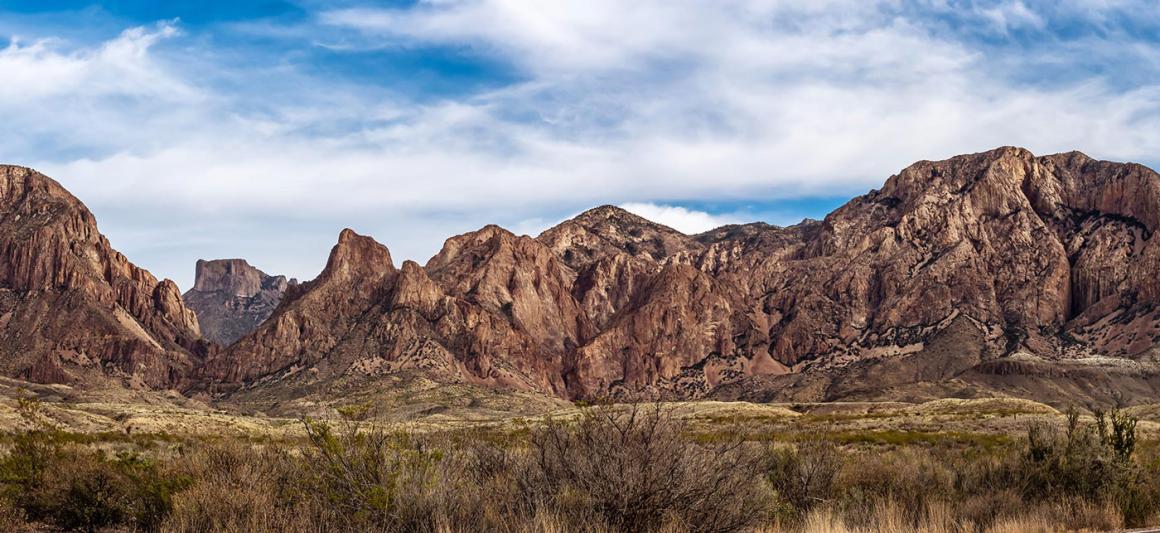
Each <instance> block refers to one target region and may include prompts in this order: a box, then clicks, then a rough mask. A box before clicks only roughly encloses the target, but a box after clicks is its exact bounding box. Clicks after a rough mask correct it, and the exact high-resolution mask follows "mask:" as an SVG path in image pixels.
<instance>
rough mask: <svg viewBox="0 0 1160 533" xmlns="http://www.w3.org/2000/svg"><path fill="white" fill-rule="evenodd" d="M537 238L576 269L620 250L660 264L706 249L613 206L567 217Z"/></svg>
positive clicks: (678, 233) (660, 226) (685, 237)
mask: <svg viewBox="0 0 1160 533" xmlns="http://www.w3.org/2000/svg"><path fill="white" fill-rule="evenodd" d="M536 240H537V241H539V242H541V243H543V244H544V245H545V246H547V247H548V248H549V249H551V250H552V251H553V252H554V253H555V254H556V255H557V256H559V257H560V258H561V259H562V260H563V261H564V263H565V264H567V265H568V266H569V267H572V268H573V269H576V270H581V269H583V268H585V267H587V266H589V265H591V264H592V263H594V262H595V261H598V260H600V259H602V258H605V257H608V256H611V255H615V254H620V253H625V254H628V255H630V256H633V257H638V258H641V259H644V260H647V261H653V262H657V263H659V262H662V261H664V260H665V259H666V258H668V257H670V256H673V255H675V254H678V253H681V252H688V251H690V250H700V249H701V248H702V246H701V244H700V243H698V242H697V241H696V240H695V239H693V238H692V237H690V236H688V235H685V234H683V233H681V232H679V231H677V230H675V229H673V228H670V227H668V226H664V225H661V224H657V223H656V222H652V221H650V220H647V219H645V218H643V217H640V216H638V215H635V214H633V213H630V212H628V211H626V210H624V209H622V208H619V207H616V206H611V205H605V206H601V207H597V208H595V209H590V210H588V211H585V212H583V213H581V214H579V215H577V216H576V217H575V218H572V219H569V220H565V221H564V222H561V223H559V224H557V225H556V226H554V227H552V228H549V229H548V230H546V231H544V232H543V233H541V234H540V235H539V236H538V237H536Z"/></svg>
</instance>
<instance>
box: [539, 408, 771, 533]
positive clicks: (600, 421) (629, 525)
mask: <svg viewBox="0 0 1160 533" xmlns="http://www.w3.org/2000/svg"><path fill="white" fill-rule="evenodd" d="M687 433H688V432H687V431H686V426H685V424H684V422H682V421H681V420H679V419H677V418H676V417H674V416H673V414H672V412H671V411H670V410H669V409H667V408H664V407H662V406H660V405H659V404H658V405H652V406H647V407H646V406H641V405H631V406H629V407H628V408H627V410H624V411H621V410H617V409H615V408H613V407H603V406H601V407H594V408H589V409H586V410H585V411H584V413H583V415H582V416H581V417H580V418H579V420H576V421H557V420H550V421H549V422H548V423H547V424H546V426H545V427H544V428H542V429H540V430H538V431H535V432H533V433H532V435H531V447H530V450H529V452H530V454H531V459H530V464H529V465H528V467H527V468H526V469H525V470H524V471H523V472H521V473H520V474H521V475H520V476H519V479H518V483H519V485H520V487H521V493H522V495H523V498H524V500H525V501H528V502H531V505H532V506H534V507H536V508H540V509H548V510H550V511H551V512H553V513H555V514H556V516H558V517H560V519H561V520H564V521H565V522H566V523H568V524H570V525H571V527H570V529H571V528H577V527H580V528H583V524H584V521H585V520H591V519H593V518H595V519H596V520H598V522H597V523H598V524H600V525H602V526H604V527H606V528H607V529H611V530H616V531H657V530H660V529H662V528H664V527H680V528H683V529H686V530H689V531H737V530H741V529H744V528H746V527H749V526H753V525H756V524H758V523H760V522H761V521H762V520H763V519H764V516H763V515H764V514H765V512H766V510H767V509H768V508H769V503H770V501H771V500H770V498H769V492H768V488H767V487H766V486H765V485H764V484H763V483H762V475H761V473H762V464H761V461H760V456H759V454H758V453H756V452H755V451H754V450H751V449H749V448H748V447H746V446H745V445H744V443H742V442H741V441H739V440H738V441H735V442H719V443H715V444H710V445H703V444H699V443H696V442H693V440H692V439H689V438H688V436H687Z"/></svg>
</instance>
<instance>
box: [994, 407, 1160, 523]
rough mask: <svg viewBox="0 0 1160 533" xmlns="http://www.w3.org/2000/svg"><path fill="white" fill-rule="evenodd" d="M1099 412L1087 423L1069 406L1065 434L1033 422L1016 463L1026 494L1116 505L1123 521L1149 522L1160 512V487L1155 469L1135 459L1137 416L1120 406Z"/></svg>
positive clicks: (1039, 498)
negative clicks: (1090, 422)
mask: <svg viewBox="0 0 1160 533" xmlns="http://www.w3.org/2000/svg"><path fill="white" fill-rule="evenodd" d="M1094 414H1095V422H1094V423H1092V424H1087V425H1085V424H1082V423H1081V422H1080V421H1079V414H1078V413H1077V412H1076V411H1075V410H1074V409H1073V410H1071V411H1069V413H1068V422H1067V429H1066V431H1065V432H1064V435H1063V436H1062V437H1061V436H1060V435H1058V432H1057V431H1055V430H1054V428H1052V427H1050V426H1047V425H1044V424H1037V425H1033V426H1031V428H1030V429H1029V430H1028V448H1027V454H1026V457H1025V460H1024V461H1023V462H1022V463H1019V464H1018V465H1016V466H1015V469H1016V470H1017V472H1018V475H1019V477H1021V478H1022V483H1023V492H1024V497H1025V499H1027V500H1030V501H1042V500H1045V499H1057V500H1064V499H1072V500H1080V501H1085V502H1090V503H1092V504H1095V505H1097V506H1098V505H1102V504H1108V505H1113V506H1115V507H1116V508H1117V509H1119V511H1120V514H1121V516H1122V517H1123V522H1124V525H1126V526H1128V527H1135V526H1140V525H1148V522H1149V521H1151V520H1152V519H1153V517H1155V516H1156V515H1157V514H1160V486H1158V484H1157V483H1158V482H1157V481H1156V474H1157V473H1158V472H1157V471H1156V469H1152V468H1149V467H1148V466H1147V465H1144V464H1141V463H1139V462H1136V461H1134V460H1133V456H1134V453H1135V448H1136V419H1135V418H1132V417H1131V416H1129V415H1127V414H1125V413H1123V412H1121V411H1118V410H1113V411H1111V412H1110V413H1104V412H1102V411H1098V410H1097V411H1095V413H1094Z"/></svg>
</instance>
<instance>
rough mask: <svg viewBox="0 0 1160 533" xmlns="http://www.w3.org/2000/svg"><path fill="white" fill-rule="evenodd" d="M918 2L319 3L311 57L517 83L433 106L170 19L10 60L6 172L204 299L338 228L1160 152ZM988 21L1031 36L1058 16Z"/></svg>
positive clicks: (401, 243)
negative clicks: (63, 199)
mask: <svg viewBox="0 0 1160 533" xmlns="http://www.w3.org/2000/svg"><path fill="white" fill-rule="evenodd" d="M1071 1H1072V2H1073V3H1077V2H1078V3H1077V4H1076V6H1077V7H1075V8H1073V10H1074V11H1076V12H1079V10H1089V9H1090V10H1098V11H1099V12H1100V13H1105V12H1106V11H1107V10H1109V9H1114V8H1116V7H1115V6H1112V7H1108V5H1107V4H1102V3H1100V2H1094V1H1092V0H1071ZM1080 3H1082V4H1083V5H1082V6H1080ZM911 4H913V3H901V2H894V1H886V0H884V1H880V2H870V1H862V0H829V1H817V2H785V1H775V0H729V1H726V2H709V1H699V0H689V1H677V2H674V1H668V0H663V1H662V0H642V1H640V2H630V3H625V2H619V1H613V0H590V1H588V2H582V3H579V2H577V3H571V2H531V1H528V2H520V1H516V0H502V1H501V0H494V1H487V0H438V1H436V0H428V1H425V2H421V3H420V4H419V5H418V6H417V7H416V8H413V9H406V10H404V9H394V10H386V9H376V8H358V9H347V10H337V11H329V12H324V13H321V14H320V15H319V17H318V21H319V23H320V25H319V26H310V27H309V28H307V29H308V30H309V32H308V33H311V34H312V36H311V39H312V40H313V39H317V40H326V39H328V38H331V37H334V36H335V35H338V36H341V37H342V38H343V39H349V40H355V41H357V44H360V45H362V46H366V47H383V46H388V47H389V46H398V47H402V48H405V47H422V46H430V45H446V46H452V47H457V49H467V50H470V51H471V52H472V53H475V54H480V55H485V56H488V57H489V58H491V59H493V60H497V61H500V62H503V63H505V64H510V65H513V66H514V67H515V68H517V69H518V71H519V74H520V75H521V81H519V82H517V83H514V84H511V85H508V86H505V87H501V88H498V89H494V90H490V91H488V92H482V93H477V94H471V95H467V96H461V97H448V98H446V99H443V100H433V99H430V98H428V99H424V100H423V102H424V103H422V104H417V103H414V102H413V101H411V100H408V99H406V98H403V97H400V96H390V95H389V94H388V95H387V96H384V92H383V91H381V90H375V89H373V88H368V87H365V86H362V85H360V84H358V83H356V82H354V81H350V80H342V79H335V78H333V77H319V76H312V75H309V74H307V73H305V72H301V71H298V70H295V69H294V68H293V67H292V66H288V65H282V64H278V65H268V66H261V67H256V68H255V67H247V68H246V69H236V68H234V67H231V66H229V65H226V64H220V63H219V62H217V59H216V56H215V55H214V54H213V53H210V52H206V51H201V52H199V50H198V49H197V48H196V47H192V46H184V47H174V48H168V49H165V50H159V49H163V48H165V46H164V45H165V43H167V42H174V41H180V40H181V39H180V37H179V36H178V33H179V32H178V30H177V27H176V25H175V23H161V24H158V25H156V26H152V27H146V28H133V29H129V30H126V31H125V32H124V33H122V34H121V35H119V36H116V37H114V38H112V39H109V40H108V41H107V42H104V43H95V44H92V45H89V46H76V45H68V44H66V43H64V42H61V41H55V40H34V41H28V42H23V41H21V42H17V43H14V44H10V45H9V46H8V47H7V48H5V49H3V50H0V72H5V77H6V80H5V82H4V83H0V113H3V116H4V117H5V121H6V127H5V128H4V131H0V156H3V158H4V159H5V160H7V161H12V162H19V163H23V164H32V165H34V166H37V167H39V168H41V169H42V170H44V171H46V172H48V173H50V174H51V175H53V176H54V177H56V178H58V179H60V180H61V181H62V182H64V183H65V185H66V186H68V187H69V188H70V189H71V190H73V191H74V192H75V193H76V194H77V195H78V196H79V197H80V198H81V199H83V200H84V201H85V202H86V203H88V204H89V205H90V206H91V207H92V208H93V209H94V211H96V213H97V215H98V218H99V220H101V224H102V229H104V230H105V231H106V232H107V233H109V234H110V236H111V238H112V239H113V241H114V244H115V245H117V246H119V247H121V248H122V249H123V251H125V252H127V253H128V254H129V256H130V257H131V258H133V259H134V260H135V261H138V262H140V263H142V264H144V266H146V267H148V268H151V269H153V270H154V271H155V272H157V273H159V274H160V275H164V276H172V277H178V278H179V279H180V280H181V281H182V285H183V286H188V282H189V277H190V273H191V272H192V264H193V260H194V259H196V257H197V256H199V255H200V256H236V255H242V256H247V257H249V258H251V259H252V260H253V262H254V263H255V264H259V265H261V266H262V267H263V268H265V269H267V270H269V271H272V272H284V273H288V274H291V275H295V276H298V277H303V278H309V277H311V276H313V275H314V274H315V273H316V272H317V269H318V268H320V267H321V264H322V262H323V261H324V260H325V254H326V250H327V249H328V248H329V246H330V244H332V243H333V239H334V236H335V235H336V234H337V231H338V229H340V228H342V227H344V226H353V227H355V228H356V229H358V230H360V231H364V232H368V233H372V234H374V235H375V236H376V237H377V238H379V239H380V240H382V241H383V242H385V243H386V244H388V245H389V246H390V247H391V248H392V251H394V252H395V256H396V257H397V258H399V259H401V258H405V257H409V258H414V259H417V260H419V261H420V262H422V261H423V260H425V259H426V258H427V257H428V256H429V255H430V254H432V253H434V252H435V251H436V250H437V249H438V248H439V246H440V244H441V241H442V239H443V238H445V237H446V236H448V235H451V234H453V233H458V232H462V231H466V230H470V229H473V228H475V227H478V226H481V225H482V224H484V223H487V222H500V223H505V224H509V225H512V226H514V227H516V228H517V229H518V228H525V227H526V228H534V227H536V226H537V225H538V224H539V223H540V221H542V220H554V219H556V218H557V217H559V216H561V215H563V214H566V213H569V212H577V211H579V210H582V209H584V208H587V207H591V206H592V205H597V204H602V203H618V204H622V205H626V206H635V208H630V210H635V209H639V210H640V211H637V212H638V214H642V215H643V216H646V218H653V219H657V220H658V221H659V222H661V223H665V224H669V225H672V226H674V227H677V228H678V229H681V230H682V231H690V232H696V231H703V230H704V229H708V226H711V225H720V224H721V223H724V222H726V221H728V222H746V221H747V220H741V219H740V215H731V216H729V217H726V218H720V217H714V216H712V215H709V214H706V213H701V212H697V211H689V210H683V209H682V208H679V207H672V205H673V204H674V203H677V202H682V201H689V200H704V201H714V200H738V199H744V200H760V199H762V198H772V197H779V196H780V197H784V196H800V195H827V196H832V195H841V194H855V193H858V192H861V191H863V190H865V189H866V188H869V187H876V186H878V185H879V184H880V183H881V182H882V181H883V180H884V179H885V178H886V177H887V176H889V175H890V174H892V173H894V172H896V171H898V170H899V169H900V168H901V167H903V166H905V165H906V164H908V163H910V162H912V161H914V160H918V159H935V158H942V157H947V156H951V155H954V154H957V153H963V152H970V151H978V150H984V149H988V148H992V147H994V146H997V145H1004V144H1017V145H1024V146H1027V147H1028V148H1031V149H1032V150H1034V151H1036V152H1040V153H1049V152H1054V151H1062V150H1070V149H1076V148H1078V149H1082V150H1084V151H1087V152H1089V153H1090V154H1092V155H1094V156H1099V157H1106V158H1115V159H1136V160H1139V159H1144V160H1147V159H1148V158H1151V157H1154V154H1156V153H1158V151H1160V89H1158V88H1157V87H1156V86H1151V85H1142V86H1139V87H1135V88H1128V89H1125V88H1123V87H1116V86H1115V85H1114V82H1115V81H1116V80H1114V79H1112V78H1111V77H1110V75H1109V77H1103V76H1105V75H1104V74H1094V75H1092V76H1090V77H1088V78H1087V79H1081V80H1080V81H1079V82H1069V83H1028V82H1026V81H1025V80H1024V81H1012V76H1010V74H1011V72H1009V71H1008V70H1006V69H1011V70H1018V68H1019V67H1020V66H1021V65H1022V63H1021V62H1022V61H1028V60H1030V59H1028V57H1029V56H1030V54H1019V53H1016V54H1012V55H1010V56H1005V57H1001V58H996V57H992V56H991V55H990V54H991V53H992V52H991V51H987V50H983V49H980V48H979V47H976V46H973V45H972V44H971V43H969V42H964V41H963V40H962V39H959V38H957V37H956V35H955V34H953V33H951V32H947V31H945V28H941V27H939V28H935V29H932V27H931V26H930V25H928V24H926V23H924V22H923V21H921V20H914V19H913V18H912V17H908V16H906V12H905V10H900V9H901V8H899V7H898V6H902V5H911ZM918 4H922V3H921V2H919V3H918ZM929 4H930V8H931V9H934V10H939V9H945V10H947V11H939V12H940V13H954V11H953V10H951V8H950V7H945V8H940V7H939V4H940V2H929ZM1097 4H1101V5H1097ZM972 5H974V4H973V3H972ZM979 5H982V6H983V8H981V9H982V10H984V11H985V10H987V9H992V10H997V11H996V12H995V14H994V15H993V16H992V20H993V23H995V24H998V23H999V22H996V21H995V20H999V21H1001V23H1002V25H1003V28H1012V29H1013V28H1016V27H1020V28H1030V29H1036V28H1042V27H1043V25H1044V24H1045V20H1046V17H1048V16H1049V15H1051V13H1055V11H1052V10H1048V9H1045V8H1044V6H1043V4H1041V3H1038V2H1027V3H1024V2H1000V3H995V2H989V3H985V4H982V3H980V4H979ZM1137 7H1138V6H1137ZM1055 9H1064V8H1055ZM1124 9H1128V8H1127V7H1125V8H1124ZM966 11H967V12H968V13H975V11H977V10H966ZM947 16H950V15H947ZM964 16H968V15H964ZM969 16H977V17H987V16H991V15H987V14H985V13H983V14H972V15H969ZM994 17H1000V19H995V18H994ZM1106 18H1107V19H1109V20H1110V19H1111V18H1113V17H1111V16H1110V15H1107V16H1106ZM1017 25H1018V26H1017ZM287 33H288V34H291V35H292V34H293V33H294V32H287ZM313 34H317V35H313ZM270 35H277V32H274V33H271V34H270ZM270 38H273V37H270ZM1097 45H1098V46H1105V47H1107V49H1108V50H1116V49H1117V47H1120V48H1122V46H1121V43H1119V42H1115V41H1100V42H1093V43H1092V46H1093V47H1095V46H1097ZM1132 48H1133V50H1135V52H1133V53H1137V54H1141V56H1146V55H1147V54H1152V56H1151V57H1158V56H1156V55H1155V54H1156V50H1155V46H1154V45H1148V44H1141V43H1133V44H1132ZM1093 49H1094V48H1093ZM1154 66H1155V65H1154ZM222 79H225V80H227V81H228V83H214V81H215V80H218V81H220V80H222ZM643 211H647V213H645V212H643ZM734 217H737V218H736V219H735V218H734ZM175 243H180V246H175ZM251 250H253V251H251Z"/></svg>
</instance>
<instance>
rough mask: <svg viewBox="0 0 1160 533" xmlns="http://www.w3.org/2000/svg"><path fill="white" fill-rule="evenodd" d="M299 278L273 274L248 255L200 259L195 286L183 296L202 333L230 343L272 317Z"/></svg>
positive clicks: (211, 338) (219, 342)
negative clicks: (265, 270)
mask: <svg viewBox="0 0 1160 533" xmlns="http://www.w3.org/2000/svg"><path fill="white" fill-rule="evenodd" d="M296 284H297V281H296V280H291V281H287V280H286V276H271V275H268V274H266V273H265V272H262V271H261V270H259V269H257V268H255V267H253V266H251V265H250V264H249V263H248V262H247V261H246V260H245V259H215V260H212V261H206V260H198V262H197V268H196V277H195V281H194V285H193V289H190V290H189V291H187V292H186V293H185V295H184V296H182V299H183V300H184V301H185V305H187V306H188V307H189V308H190V309H192V310H193V311H194V313H196V314H197V320H198V323H199V324H200V326H201V332H202V335H204V336H205V338H206V339H209V340H211V341H213V342H215V343H217V344H220V345H223V346H228V345H230V344H233V343H234V342H235V341H237V340H238V339H240V338H241V337H243V336H245V335H246V334H248V333H250V332H251V331H254V329H255V328H257V327H258V325H259V324H261V323H262V322H263V321H265V320H266V319H267V318H269V316H270V314H272V313H273V312H274V309H276V308H277V307H278V304H279V303H281V301H282V297H283V296H284V295H285V293H286V291H287V290H288V289H289V288H290V287H291V286H293V285H296Z"/></svg>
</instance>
